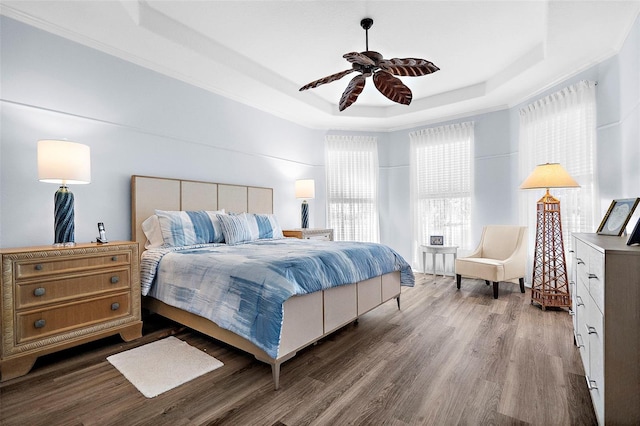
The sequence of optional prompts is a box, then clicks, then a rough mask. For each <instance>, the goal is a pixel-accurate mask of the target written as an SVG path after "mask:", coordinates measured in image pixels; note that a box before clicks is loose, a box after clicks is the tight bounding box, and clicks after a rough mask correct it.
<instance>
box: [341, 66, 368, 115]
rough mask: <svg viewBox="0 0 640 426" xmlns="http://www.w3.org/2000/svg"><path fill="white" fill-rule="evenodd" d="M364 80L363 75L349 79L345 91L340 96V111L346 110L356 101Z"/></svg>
mask: <svg viewBox="0 0 640 426" xmlns="http://www.w3.org/2000/svg"><path fill="white" fill-rule="evenodd" d="M365 81H366V79H365V77H364V76H363V75H357V76H355V77H353V79H351V81H350V82H349V85H348V86H347V89H346V90H345V91H344V93H343V94H342V97H341V98H340V105H339V108H340V111H344V110H345V109H346V108H348V107H349V106H351V104H352V103H354V102H355V101H356V99H358V96H359V95H360V93H362V89H364V83H365Z"/></svg>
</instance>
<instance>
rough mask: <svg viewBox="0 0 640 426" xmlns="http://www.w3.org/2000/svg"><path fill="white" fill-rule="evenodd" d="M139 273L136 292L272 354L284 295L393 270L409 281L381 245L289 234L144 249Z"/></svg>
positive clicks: (406, 270)
mask: <svg viewBox="0 0 640 426" xmlns="http://www.w3.org/2000/svg"><path fill="white" fill-rule="evenodd" d="M141 271H142V274H141V284H142V294H143V295H145V296H146V295H149V296H152V297H154V298H156V299H159V300H161V301H163V302H165V303H167V304H169V305H171V306H175V307H177V308H180V309H183V310H185V311H188V312H191V313H193V314H196V315H199V316H202V317H205V318H208V319H210V320H211V321H213V322H215V323H216V324H217V325H219V326H220V327H222V328H224V329H227V330H230V331H232V332H234V333H236V334H238V335H240V336H242V337H244V338H246V339H248V340H249V341H251V342H253V343H254V344H255V345H256V346H258V347H259V348H261V349H263V350H264V351H265V352H266V353H267V354H269V356H271V357H273V358H277V357H278V347H279V343H280V332H281V328H282V318H283V304H284V302H285V301H286V300H287V299H288V298H289V297H291V296H294V295H299V294H306V293H311V292H314V291H319V290H322V289H326V288H330V287H335V286H339V285H343V284H351V283H355V282H358V281H364V280H366V279H369V278H372V277H375V276H378V275H382V274H386V273H389V272H393V271H400V282H401V284H402V285H405V286H410V287H412V286H413V285H414V277H413V272H412V271H411V267H410V266H409V264H408V263H407V262H406V261H405V260H404V259H403V258H402V256H400V255H399V254H397V253H396V252H395V251H394V250H393V249H391V248H389V247H387V246H384V245H381V244H374V243H354V242H342V241H318V240H298V239H292V238H286V239H280V240H259V241H254V242H252V243H248V244H241V245H225V244H206V245H200V246H189V247H172V248H161V249H152V250H147V251H145V252H144V254H143V256H142V263H141ZM283 355H284V354H283Z"/></svg>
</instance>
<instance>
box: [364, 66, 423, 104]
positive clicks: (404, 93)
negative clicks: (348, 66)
mask: <svg viewBox="0 0 640 426" xmlns="http://www.w3.org/2000/svg"><path fill="white" fill-rule="evenodd" d="M373 83H374V84H375V85H376V88H377V89H378V90H379V91H380V93H382V94H383V95H385V96H386V97H387V98H389V99H391V100H392V101H393V102H397V103H399V104H403V105H409V104H410V103H411V99H412V98H413V94H412V93H411V89H409V88H408V87H407V86H405V85H404V83H402V81H400V79H399V78H396V77H394V76H392V75H391V74H389V73H388V72H386V71H378V72H376V73H375V74H373Z"/></svg>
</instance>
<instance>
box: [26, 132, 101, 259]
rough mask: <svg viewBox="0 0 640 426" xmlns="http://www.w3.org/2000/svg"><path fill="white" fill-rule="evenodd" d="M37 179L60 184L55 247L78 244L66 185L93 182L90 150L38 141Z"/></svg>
mask: <svg viewBox="0 0 640 426" xmlns="http://www.w3.org/2000/svg"><path fill="white" fill-rule="evenodd" d="M38 179H39V180H40V182H47V183H58V184H60V188H58V190H57V191H56V193H55V195H54V216H55V219H54V228H55V230H54V237H55V241H54V245H55V246H73V245H75V235H74V234H75V232H74V231H75V228H74V212H73V193H72V192H71V191H69V188H67V184H85V183H89V182H91V151H90V149H89V147H88V146H87V145H83V144H79V143H75V142H69V141H59V140H41V141H38Z"/></svg>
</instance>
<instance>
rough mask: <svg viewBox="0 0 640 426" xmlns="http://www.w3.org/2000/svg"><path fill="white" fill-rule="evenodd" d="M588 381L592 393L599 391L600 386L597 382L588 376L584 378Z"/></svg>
mask: <svg viewBox="0 0 640 426" xmlns="http://www.w3.org/2000/svg"><path fill="white" fill-rule="evenodd" d="M584 377H585V378H586V379H587V388H588V389H589V390H590V391H592V390H596V389H598V384H597V383H596V381H595V380H591V379H590V378H589V376H588V375H585V376H584Z"/></svg>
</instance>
